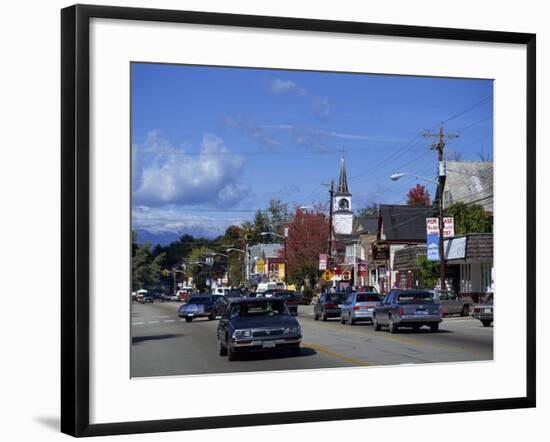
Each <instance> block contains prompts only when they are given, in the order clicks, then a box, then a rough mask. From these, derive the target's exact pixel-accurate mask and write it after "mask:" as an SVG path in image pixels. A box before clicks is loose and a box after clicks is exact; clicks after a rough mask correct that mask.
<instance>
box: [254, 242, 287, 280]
mask: <svg viewBox="0 0 550 442" xmlns="http://www.w3.org/2000/svg"><path fill="white" fill-rule="evenodd" d="M260 235H261V236H266V235H272V236H276V237H277V238H281V239H282V240H283V247H284V261H285V287H288V266H287V259H286V236H283V235H279V234H278V233H274V232H261V233H260ZM268 273H269V272H268Z"/></svg>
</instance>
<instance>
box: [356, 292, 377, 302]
mask: <svg viewBox="0 0 550 442" xmlns="http://www.w3.org/2000/svg"><path fill="white" fill-rule="evenodd" d="M378 301H380V296H378V294H377V293H357V302H378Z"/></svg>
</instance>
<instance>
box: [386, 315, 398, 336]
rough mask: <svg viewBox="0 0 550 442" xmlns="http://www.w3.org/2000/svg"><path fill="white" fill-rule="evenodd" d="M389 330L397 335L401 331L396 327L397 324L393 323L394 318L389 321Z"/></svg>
mask: <svg viewBox="0 0 550 442" xmlns="http://www.w3.org/2000/svg"><path fill="white" fill-rule="evenodd" d="M388 330H389V332H390V333H397V331H398V330H399V328H398V327H397V325H395V322H393V318H392V317H391V316H390V317H389V319H388Z"/></svg>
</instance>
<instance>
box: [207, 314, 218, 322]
mask: <svg viewBox="0 0 550 442" xmlns="http://www.w3.org/2000/svg"><path fill="white" fill-rule="evenodd" d="M214 319H216V312H212V313H210V315H209V316H208V320H209V321H213V320H214Z"/></svg>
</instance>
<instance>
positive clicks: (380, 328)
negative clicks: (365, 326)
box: [372, 316, 382, 331]
mask: <svg viewBox="0 0 550 442" xmlns="http://www.w3.org/2000/svg"><path fill="white" fill-rule="evenodd" d="M372 325H373V327H374V331H380V330H382V326H381V325H380V324H379V323H378V321H377V320H376V316H373V317H372Z"/></svg>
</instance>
